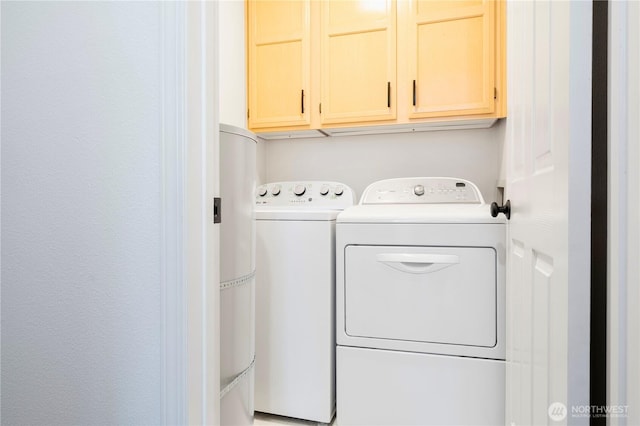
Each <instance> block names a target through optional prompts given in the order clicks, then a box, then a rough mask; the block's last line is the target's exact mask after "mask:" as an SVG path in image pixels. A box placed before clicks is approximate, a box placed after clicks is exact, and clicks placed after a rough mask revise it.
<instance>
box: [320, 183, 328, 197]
mask: <svg viewBox="0 0 640 426" xmlns="http://www.w3.org/2000/svg"><path fill="white" fill-rule="evenodd" d="M328 193H329V185H322V186H321V187H320V195H327V194H328Z"/></svg>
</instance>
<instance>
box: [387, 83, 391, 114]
mask: <svg viewBox="0 0 640 426" xmlns="http://www.w3.org/2000/svg"><path fill="white" fill-rule="evenodd" d="M387 108H391V82H390V81H387Z"/></svg>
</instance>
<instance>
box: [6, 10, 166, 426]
mask: <svg viewBox="0 0 640 426" xmlns="http://www.w3.org/2000/svg"><path fill="white" fill-rule="evenodd" d="M160 7H161V6H160V4H159V3H155V2H153V3H149V2H2V5H1V8H2V9H1V12H2V22H1V24H2V33H1V36H2V69H1V76H2V81H1V83H2V116H1V122H2V164H1V173H2V177H1V182H2V188H1V189H2V192H1V198H2V228H1V236H2V309H1V312H2V318H1V322H2V422H3V423H6V424H32V425H37V424H48V425H49V424H87V425H89V424H98V423H99V424H160V423H161V408H162V407H161V406H160V405H161V403H160V401H161V367H162V366H161V329H160V323H161V314H162V313H161V301H160V297H161V295H160V284H159V282H160V271H161V267H162V265H161V264H160V260H159V259H160V247H159V246H160V243H161V241H160V239H161V238H160V225H161V222H160V205H161V198H160V192H161V189H162V188H161V168H160V166H161V155H160V154H161V152H160V140H161V125H162V123H161V83H162V81H161V70H162V67H161V63H160V58H161V52H160V47H161V28H160V24H161V13H160V11H161V8H160Z"/></svg>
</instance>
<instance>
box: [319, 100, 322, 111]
mask: <svg viewBox="0 0 640 426" xmlns="http://www.w3.org/2000/svg"><path fill="white" fill-rule="evenodd" d="M318 111H320V114H322V102H320V103H319V104H318Z"/></svg>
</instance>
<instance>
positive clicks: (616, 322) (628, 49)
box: [607, 1, 640, 426]
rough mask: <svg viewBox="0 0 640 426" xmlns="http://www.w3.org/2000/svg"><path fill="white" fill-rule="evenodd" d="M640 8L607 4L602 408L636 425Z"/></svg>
mask: <svg viewBox="0 0 640 426" xmlns="http://www.w3.org/2000/svg"><path fill="white" fill-rule="evenodd" d="M639 19H640V4H638V2H636V1H611V2H609V82H608V83H609V87H608V91H609V105H608V106H609V117H608V127H609V135H608V139H609V140H608V145H609V165H608V169H609V179H608V180H609V190H608V191H609V199H608V205H609V211H608V219H609V226H608V237H609V242H608V259H607V273H608V277H607V281H608V287H609V288H608V291H609V294H608V306H607V315H608V321H607V380H608V382H607V404H608V405H609V407H610V409H613V410H617V411H618V413H620V412H621V411H622V412H623V413H622V415H620V416H612V417H610V418H609V419H608V424H610V425H611V426H617V425H621V426H623V425H636V424H640V366H639V365H638V359H639V358H640V312H639V311H638V305H639V304H640V285H639V278H640V172H639V171H638V165H639V164H640V147H638V140H639V139H640V100H639V96H638V94H639V93H640V81H639V80H638V76H639V75H640V29H638V25H637V23H638V20H639Z"/></svg>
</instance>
